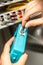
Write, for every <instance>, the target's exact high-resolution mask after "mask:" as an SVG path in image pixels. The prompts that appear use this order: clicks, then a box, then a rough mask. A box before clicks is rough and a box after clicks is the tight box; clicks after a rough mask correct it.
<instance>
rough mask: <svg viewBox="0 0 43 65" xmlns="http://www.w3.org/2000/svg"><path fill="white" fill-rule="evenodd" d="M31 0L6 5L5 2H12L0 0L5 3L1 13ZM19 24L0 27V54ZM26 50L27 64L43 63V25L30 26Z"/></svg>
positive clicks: (15, 8) (16, 8) (39, 64)
mask: <svg viewBox="0 0 43 65" xmlns="http://www.w3.org/2000/svg"><path fill="white" fill-rule="evenodd" d="M30 1H31V0H20V1H18V0H17V2H15V3H14V2H13V3H11V4H8V5H6V6H5V5H3V3H7V2H10V0H0V3H1V5H3V6H1V7H0V14H1V13H4V12H8V11H12V10H18V9H19V8H20V7H21V6H23V5H26V4H27V3H29V2H30ZM18 24H19V22H18V23H17V24H14V25H12V26H9V27H6V28H3V29H0V56H1V53H2V51H3V48H4V45H5V43H6V42H7V41H8V40H9V39H10V38H11V37H12V36H13V34H14V32H15V30H16V28H17V26H18ZM26 50H27V51H28V53H29V58H28V61H27V64H26V65H43V25H42V26H37V27H31V28H29V33H28V38H27V43H26Z"/></svg>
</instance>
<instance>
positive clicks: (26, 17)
mask: <svg viewBox="0 0 43 65" xmlns="http://www.w3.org/2000/svg"><path fill="white" fill-rule="evenodd" d="M30 4H31V5H30ZM30 4H28V5H27V6H26V10H25V15H24V17H23V19H22V25H23V26H25V24H26V22H28V21H29V17H30V16H31V15H33V14H35V13H36V12H41V11H42V6H41V4H40V3H39V2H35V1H32V2H30ZM36 5H37V6H36Z"/></svg>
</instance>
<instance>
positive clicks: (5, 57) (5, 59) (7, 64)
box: [1, 37, 28, 65]
mask: <svg viewBox="0 0 43 65" xmlns="http://www.w3.org/2000/svg"><path fill="white" fill-rule="evenodd" d="M13 40H14V37H12V38H11V39H10V40H9V41H8V42H7V43H6V44H5V47H4V50H3V53H2V55H1V64H2V65H25V63H26V61H27V57H28V55H27V54H26V53H25V54H24V55H22V57H21V58H20V59H19V61H18V62H17V63H15V64H13V63H11V61H10V53H9V51H10V45H11V44H12V42H13Z"/></svg>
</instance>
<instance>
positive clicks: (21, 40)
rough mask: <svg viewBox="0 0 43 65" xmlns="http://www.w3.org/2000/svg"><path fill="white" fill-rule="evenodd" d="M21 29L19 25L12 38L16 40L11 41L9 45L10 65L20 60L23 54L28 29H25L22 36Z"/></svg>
mask: <svg viewBox="0 0 43 65" xmlns="http://www.w3.org/2000/svg"><path fill="white" fill-rule="evenodd" d="M21 27H22V24H19V26H18V28H17V30H16V32H15V33H14V37H16V39H15V40H14V41H13V43H12V45H11V49H10V58H11V61H12V63H16V62H17V61H18V60H19V59H20V57H21V56H22V54H23V53H24V52H25V46H26V38H27V33H28V29H27V28H25V29H24V30H25V32H24V35H22V34H20V33H21V32H20V28H21Z"/></svg>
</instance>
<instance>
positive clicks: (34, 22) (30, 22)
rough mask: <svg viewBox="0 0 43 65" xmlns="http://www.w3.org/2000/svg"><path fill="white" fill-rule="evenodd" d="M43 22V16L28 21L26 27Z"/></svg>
mask: <svg viewBox="0 0 43 65" xmlns="http://www.w3.org/2000/svg"><path fill="white" fill-rule="evenodd" d="M42 24H43V17H42V18H39V19H35V20H31V21H29V22H27V23H26V25H25V27H27V28H28V27H31V26H37V25H42Z"/></svg>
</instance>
